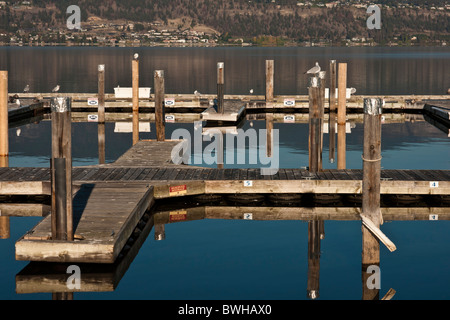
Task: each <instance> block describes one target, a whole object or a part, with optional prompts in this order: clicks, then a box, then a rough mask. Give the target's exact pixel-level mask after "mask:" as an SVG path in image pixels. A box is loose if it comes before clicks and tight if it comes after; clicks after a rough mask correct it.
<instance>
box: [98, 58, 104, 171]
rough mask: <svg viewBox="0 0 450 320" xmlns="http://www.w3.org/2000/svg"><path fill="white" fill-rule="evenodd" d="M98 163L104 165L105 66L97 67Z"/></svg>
mask: <svg viewBox="0 0 450 320" xmlns="http://www.w3.org/2000/svg"><path fill="white" fill-rule="evenodd" d="M98 163H99V164H104V163H105V65H104V64H99V65H98Z"/></svg>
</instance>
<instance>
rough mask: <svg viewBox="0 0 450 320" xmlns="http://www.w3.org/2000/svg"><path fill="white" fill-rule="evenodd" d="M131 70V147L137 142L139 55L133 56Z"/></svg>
mask: <svg viewBox="0 0 450 320" xmlns="http://www.w3.org/2000/svg"><path fill="white" fill-rule="evenodd" d="M131 66H132V67H131V69H132V71H131V72H132V86H133V87H132V91H133V92H132V94H133V96H132V97H133V98H132V102H133V145H135V144H136V143H137V142H138V141H139V55H138V54H137V53H135V54H134V56H133V60H132V62H131Z"/></svg>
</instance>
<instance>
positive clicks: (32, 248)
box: [15, 186, 155, 263]
mask: <svg viewBox="0 0 450 320" xmlns="http://www.w3.org/2000/svg"><path fill="white" fill-rule="evenodd" d="M154 202H155V200H154V188H153V187H152V186H149V188H148V190H147V192H146V193H145V194H144V196H143V197H142V198H141V199H140V201H139V202H138V203H137V204H136V206H135V207H134V208H133V210H132V211H131V213H130V215H129V216H128V218H127V219H126V221H125V222H124V223H123V224H122V226H121V227H120V229H119V231H118V232H117V233H116V234H115V236H114V237H113V238H112V239H108V240H107V241H101V240H100V241H99V240H96V239H83V240H75V241H56V240H47V239H42V240H40V239H27V238H28V233H32V232H33V230H35V229H36V228H37V227H38V226H39V224H41V223H45V221H46V219H51V216H50V215H48V216H47V217H45V218H44V219H42V220H41V221H40V222H39V223H38V224H37V225H36V226H35V227H34V228H33V229H32V230H30V231H29V232H28V233H27V234H25V235H23V236H22V237H21V238H20V239H19V240H17V241H16V243H15V252H16V254H15V257H16V260H19V261H47V262H60V263H63V262H82V263H84V262H86V263H114V261H115V260H116V258H117V256H118V255H119V253H120V251H121V250H122V248H123V247H124V245H125V243H126V242H127V240H128V239H129V237H130V235H131V234H132V232H133V230H134V228H135V227H136V225H137V223H138V222H139V220H140V219H141V218H142V216H143V215H144V213H145V212H146V211H147V210H149V209H150V208H151V207H152V206H153V205H154ZM75 235H76V230H75Z"/></svg>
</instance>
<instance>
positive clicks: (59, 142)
mask: <svg viewBox="0 0 450 320" xmlns="http://www.w3.org/2000/svg"><path fill="white" fill-rule="evenodd" d="M71 103H72V101H71V98H65V97H58V98H53V99H52V100H51V104H50V107H51V112H52V159H51V163H50V166H51V185H52V192H51V198H52V200H51V201H52V216H51V217H52V239H54V240H69V241H72V240H73V216H72V136H71V135H72V128H71V126H72V124H71ZM61 158H62V159H64V160H65V165H64V167H65V188H63V187H62V186H61V182H62V181H63V180H64V179H63V180H61V179H62V178H61V176H60V174H62V173H61V172H58V173H57V172H56V170H60V169H61V170H63V166H62V165H61V163H60V161H61V160H57V159H61ZM64 189H65V195H61V194H59V191H61V190H62V191H64ZM57 193H58V194H57ZM62 197H64V198H65V199H62ZM58 199H60V200H58ZM58 201H60V202H58ZM61 201H63V202H64V203H65V205H61V203H62V202H61ZM61 211H62V212H61ZM61 228H62V230H61Z"/></svg>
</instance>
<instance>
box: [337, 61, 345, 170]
mask: <svg viewBox="0 0 450 320" xmlns="http://www.w3.org/2000/svg"><path fill="white" fill-rule="evenodd" d="M346 95H347V63H339V72H338V114H337V122H338V150H337V168H338V169H345V167H346V159H345V158H346V157H345V152H346V141H345V122H346V112H347V111H346V108H347V106H346V103H347V98H346Z"/></svg>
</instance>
